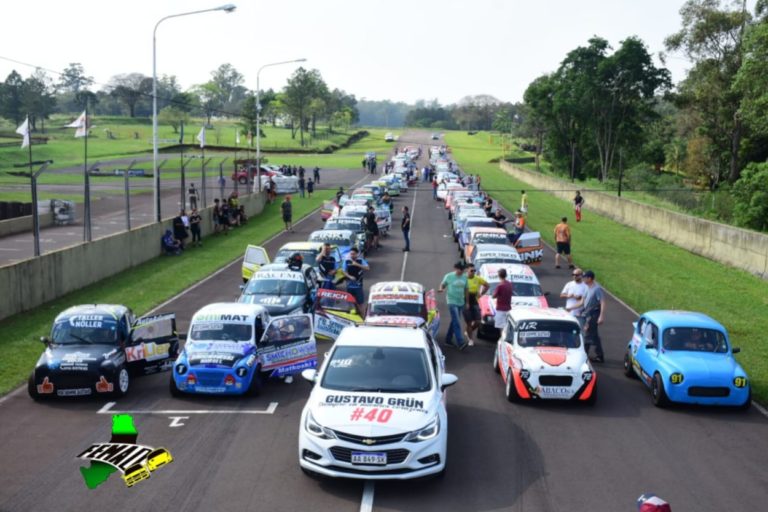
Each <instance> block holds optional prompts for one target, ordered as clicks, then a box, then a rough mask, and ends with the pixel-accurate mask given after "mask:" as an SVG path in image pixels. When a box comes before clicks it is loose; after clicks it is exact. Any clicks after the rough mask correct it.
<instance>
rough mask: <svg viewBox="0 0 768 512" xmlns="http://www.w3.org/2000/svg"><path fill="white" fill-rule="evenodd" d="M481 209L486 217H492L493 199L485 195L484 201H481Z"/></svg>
mask: <svg viewBox="0 0 768 512" xmlns="http://www.w3.org/2000/svg"><path fill="white" fill-rule="evenodd" d="M483 209H484V210H485V214H486V215H487V216H488V217H493V213H492V212H493V199H491V198H490V197H486V198H485V202H483Z"/></svg>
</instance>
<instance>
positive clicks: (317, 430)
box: [304, 411, 336, 439]
mask: <svg viewBox="0 0 768 512" xmlns="http://www.w3.org/2000/svg"><path fill="white" fill-rule="evenodd" d="M304 428H305V429H306V431H307V432H309V433H310V434H312V435H313V436H315V437H319V438H320V439H336V434H334V433H333V430H331V429H329V428H326V427H324V426H322V425H321V424H319V423H318V422H317V421H315V418H314V417H313V416H312V413H311V412H309V411H308V412H307V420H306V421H305V422H304Z"/></svg>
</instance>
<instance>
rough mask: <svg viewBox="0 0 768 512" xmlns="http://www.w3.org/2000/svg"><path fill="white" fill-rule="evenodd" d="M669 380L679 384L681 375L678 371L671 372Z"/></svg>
mask: <svg viewBox="0 0 768 512" xmlns="http://www.w3.org/2000/svg"><path fill="white" fill-rule="evenodd" d="M669 380H670V381H671V382H672V384H680V383H681V382H683V376H682V375H680V374H679V373H673V374H672V375H670V376H669ZM737 387H738V386H737Z"/></svg>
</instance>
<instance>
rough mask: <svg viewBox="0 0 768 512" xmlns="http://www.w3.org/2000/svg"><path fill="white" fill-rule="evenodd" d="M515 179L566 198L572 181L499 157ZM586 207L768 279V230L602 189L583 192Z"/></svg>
mask: <svg viewBox="0 0 768 512" xmlns="http://www.w3.org/2000/svg"><path fill="white" fill-rule="evenodd" d="M500 167H501V170H502V171H504V172H506V173H507V174H509V175H510V176H513V177H514V178H516V179H519V180H520V181H524V182H525V183H527V184H529V185H531V186H532V187H535V188H539V189H542V190H550V191H552V192H551V193H552V194H554V195H555V196H557V197H559V198H561V199H565V200H567V201H571V200H572V199H573V196H574V193H575V191H576V190H578V189H580V186H579V185H577V184H573V183H570V182H568V181H564V180H560V179H557V178H553V177H551V176H547V175H544V174H541V173H537V172H534V171H528V170H525V169H520V168H518V167H515V166H514V165H512V164H509V163H507V162H501V164H500ZM582 195H583V196H584V198H585V200H586V204H587V207H588V209H589V210H592V211H595V212H597V213H599V214H601V215H604V216H606V217H609V218H611V219H613V220H615V221H616V222H620V223H622V224H625V225H627V226H630V227H633V228H635V229H637V230H639V231H642V232H644V233H647V234H649V235H651V236H653V237H656V238H659V239H661V240H665V241H667V242H670V243H672V244H674V245H677V246H678V247H681V248H683V249H686V250H688V251H691V252H693V253H695V254H699V255H701V256H705V257H707V258H710V259H713V260H715V261H719V262H721V263H725V264H727V265H731V266H733V267H737V268H740V269H743V270H746V271H748V272H750V273H752V274H755V275H758V276H760V277H762V278H763V279H768V235H765V234H762V233H756V232H754V231H748V230H746V229H740V228H736V227H733V226H727V225H725V224H720V223H717V222H712V221H708V220H705V219H700V218H697V217H692V216H690V215H685V214H682V213H676V212H673V211H670V210H666V209H664V208H657V207H655V206H650V205H647V204H642V203H638V202H636V201H632V200H630V199H625V198H621V197H616V196H614V195H610V194H606V193H603V192H584V191H582Z"/></svg>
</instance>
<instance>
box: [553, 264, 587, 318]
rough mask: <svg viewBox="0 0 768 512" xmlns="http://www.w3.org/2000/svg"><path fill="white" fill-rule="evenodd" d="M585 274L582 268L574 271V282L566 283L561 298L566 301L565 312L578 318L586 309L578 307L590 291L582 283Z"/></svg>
mask: <svg viewBox="0 0 768 512" xmlns="http://www.w3.org/2000/svg"><path fill="white" fill-rule="evenodd" d="M583 273H584V272H583V271H582V270H581V269H580V268H575V269H573V281H568V282H567V283H565V286H564V287H563V291H562V292H560V298H561V299H566V301H565V310H566V311H568V312H569V313H570V314H572V315H573V316H575V317H577V318H578V317H579V315H580V314H581V312H582V310H583V309H584V308H583V307H582V306H578V304H579V303H580V302H581V299H583V298H584V296H585V295H586V294H587V290H588V289H589V288H588V287H587V285H586V284H585V283H584V282H583V281H582V275H583ZM577 306H578V307H577Z"/></svg>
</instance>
